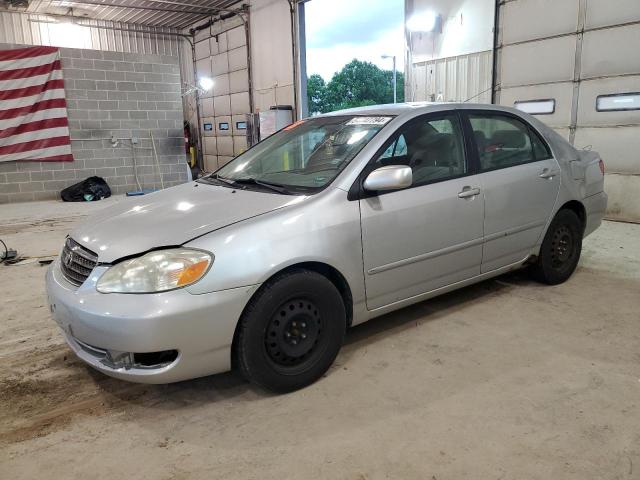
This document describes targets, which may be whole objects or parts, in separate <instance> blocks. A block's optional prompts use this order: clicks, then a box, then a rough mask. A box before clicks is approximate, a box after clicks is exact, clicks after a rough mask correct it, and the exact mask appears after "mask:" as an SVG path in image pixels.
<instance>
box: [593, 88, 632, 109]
mask: <svg viewBox="0 0 640 480" xmlns="http://www.w3.org/2000/svg"><path fill="white" fill-rule="evenodd" d="M596 110H597V111H598V112H619V111H625V110H640V93H639V92H634V93H613V94H610V95H598V98H596Z"/></svg>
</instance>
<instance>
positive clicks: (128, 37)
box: [0, 12, 184, 56]
mask: <svg viewBox="0 0 640 480" xmlns="http://www.w3.org/2000/svg"><path fill="white" fill-rule="evenodd" d="M79 24H81V25H86V28H88V29H89V33H90V35H89V43H90V45H79V46H78V47H79V48H91V49H94V50H107V51H113V52H126V53H149V54H158V55H175V56H178V49H179V45H180V43H182V42H184V40H182V39H180V38H178V37H175V36H169V35H163V33H177V31H176V30H173V29H168V28H158V27H142V26H139V25H132V24H127V23H121V22H109V21H102V20H88V19H79ZM52 25H59V24H57V23H51V18H49V17H46V16H42V15H32V14H29V15H27V14H24V13H17V12H0V43H7V44H21V45H53V46H61V45H58V44H57V43H56V39H55V38H54V37H55V35H50V34H49V33H50V31H49V30H50V28H52V27H51V26H52ZM99 27H107V28H99ZM114 29H116V30H114ZM117 29H124V30H138V31H137V32H135V33H133V32H130V31H123V30H117ZM62 46H69V45H62Z"/></svg>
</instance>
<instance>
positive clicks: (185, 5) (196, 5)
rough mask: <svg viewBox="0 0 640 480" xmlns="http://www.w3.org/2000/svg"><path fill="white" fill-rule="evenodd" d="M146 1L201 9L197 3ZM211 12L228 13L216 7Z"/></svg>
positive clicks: (171, 0)
mask: <svg viewBox="0 0 640 480" xmlns="http://www.w3.org/2000/svg"><path fill="white" fill-rule="evenodd" d="M147 1H148V2H151V3H162V4H165V5H179V6H181V7H192V8H199V7H202V5H198V4H197V3H189V2H178V1H177V0H147ZM238 1H239V0H238ZM212 10H214V11H216V12H225V11H229V9H226V8H216V7H214V8H212Z"/></svg>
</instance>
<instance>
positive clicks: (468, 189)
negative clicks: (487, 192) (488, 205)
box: [458, 187, 480, 198]
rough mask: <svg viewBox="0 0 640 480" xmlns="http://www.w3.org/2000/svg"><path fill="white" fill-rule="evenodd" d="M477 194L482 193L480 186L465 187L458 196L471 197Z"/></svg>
mask: <svg viewBox="0 0 640 480" xmlns="http://www.w3.org/2000/svg"><path fill="white" fill-rule="evenodd" d="M476 195H480V189H479V188H477V187H476V188H471V187H464V188H463V189H462V191H461V192H460V193H458V198H471V197H475V196H476Z"/></svg>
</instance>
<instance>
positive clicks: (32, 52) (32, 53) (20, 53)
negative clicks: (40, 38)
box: [0, 47, 58, 60]
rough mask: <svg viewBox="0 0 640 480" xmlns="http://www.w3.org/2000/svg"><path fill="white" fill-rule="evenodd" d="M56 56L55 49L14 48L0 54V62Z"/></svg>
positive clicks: (56, 50) (56, 51)
mask: <svg viewBox="0 0 640 480" xmlns="http://www.w3.org/2000/svg"><path fill="white" fill-rule="evenodd" d="M52 53H53V54H56V55H57V54H58V49H57V48H56V47H26V48H14V49H13V50H4V51H1V52H0V60H16V59H22V58H32V57H40V56H43V55H49V54H52Z"/></svg>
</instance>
